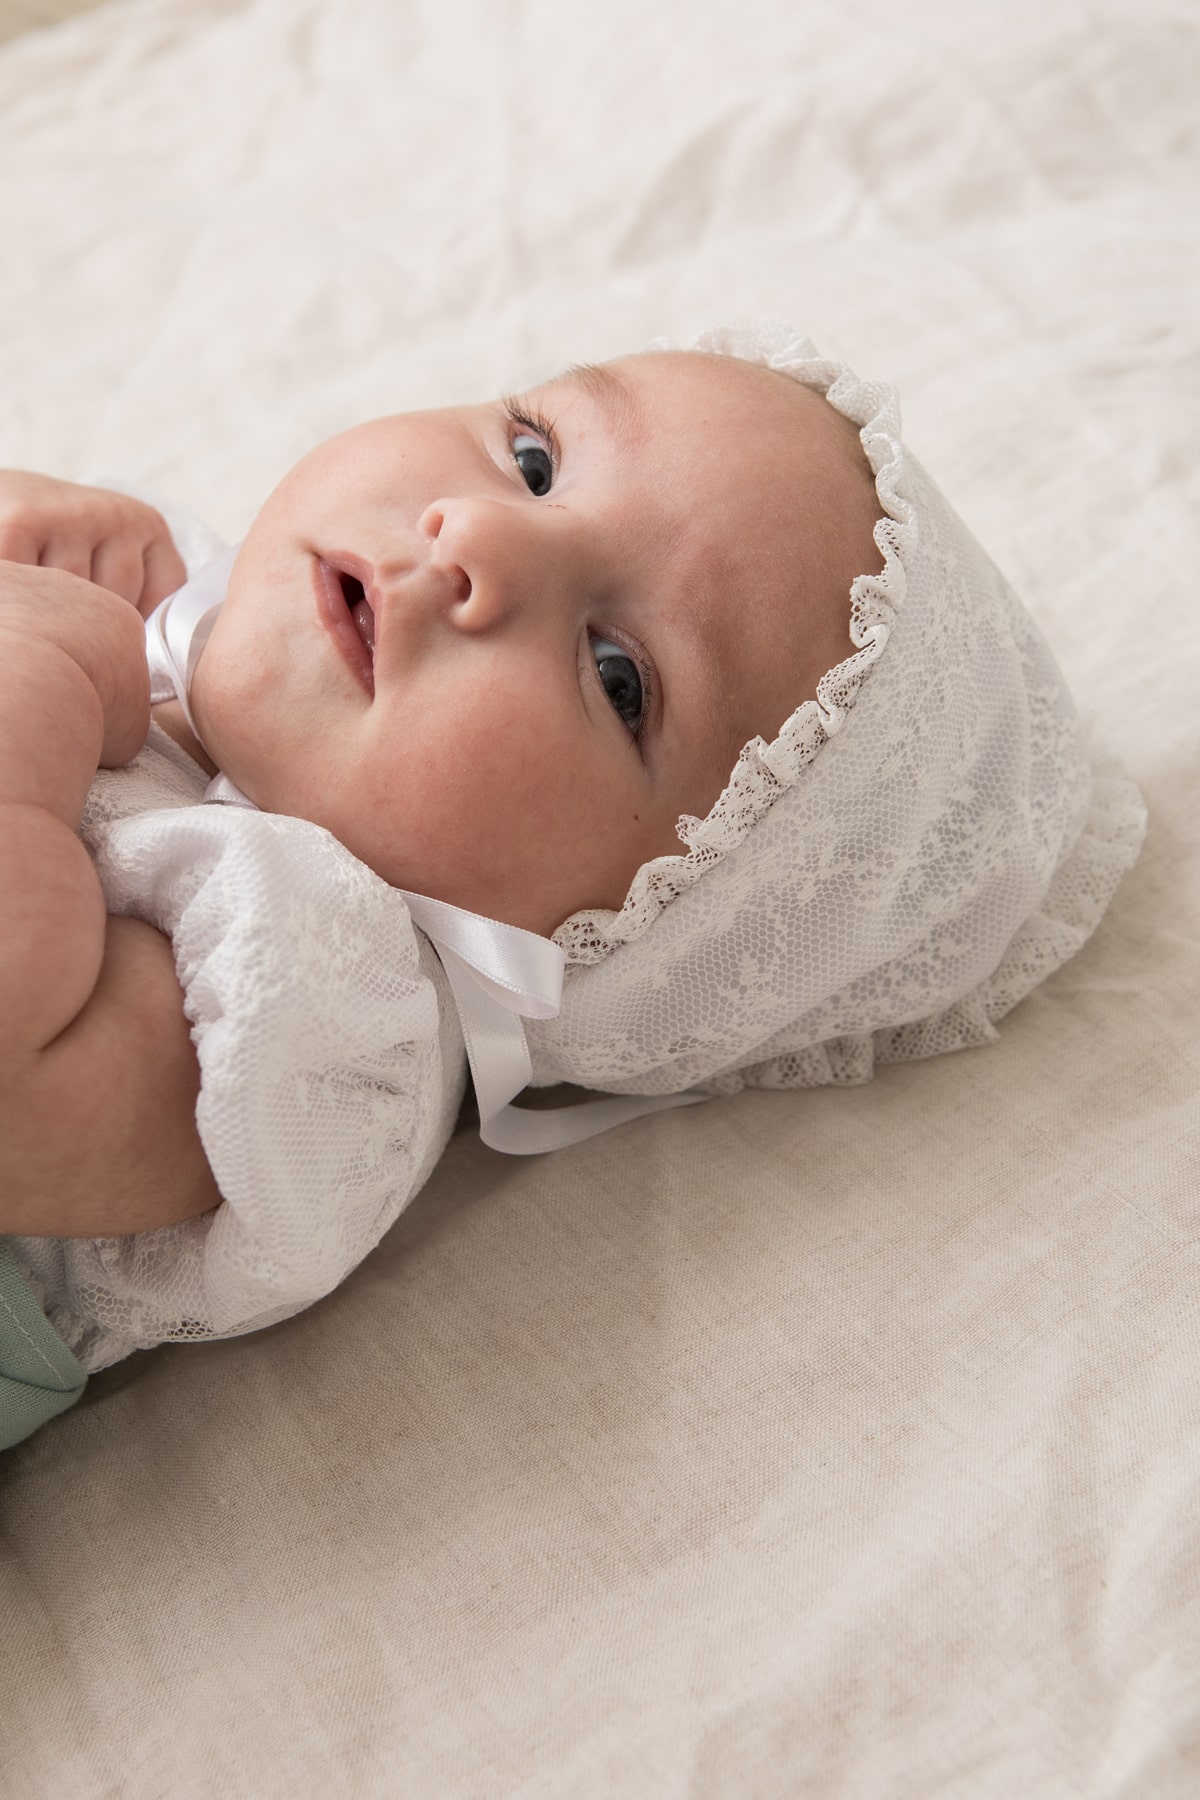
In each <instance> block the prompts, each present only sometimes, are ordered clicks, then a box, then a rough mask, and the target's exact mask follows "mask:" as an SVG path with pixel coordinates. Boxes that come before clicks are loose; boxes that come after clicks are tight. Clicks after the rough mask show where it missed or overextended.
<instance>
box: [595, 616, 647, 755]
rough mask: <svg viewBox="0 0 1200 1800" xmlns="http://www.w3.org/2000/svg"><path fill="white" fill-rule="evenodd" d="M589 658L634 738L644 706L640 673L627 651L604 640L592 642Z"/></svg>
mask: <svg viewBox="0 0 1200 1800" xmlns="http://www.w3.org/2000/svg"><path fill="white" fill-rule="evenodd" d="M592 655H593V656H594V657H595V658H596V668H597V670H598V671H599V675H600V681H601V684H602V686H603V688H604V691H605V693H606V694H607V695H608V697H609V699H610V700H611V701H612V704H613V707H614V709H615V710H616V712H617V713H619V714H620V716H621V718H622V719H624V721H625V723H626V725H628V727H629V729H630V731H632V732H633V734H634V736H635V737H636V736H637V734H638V732H639V731H640V729H641V724H642V713H643V712H644V711H645V707H646V697H645V690H644V689H643V686H642V676H641V671H640V670H639V668H638V666H637V664H636V663H635V662H634V660H633V658H632V656H630V655H629V653H628V651H625V650H622V648H621V646H620V644H613V643H610V642H609V640H608V639H607V638H593V639H592Z"/></svg>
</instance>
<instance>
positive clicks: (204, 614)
mask: <svg viewBox="0 0 1200 1800" xmlns="http://www.w3.org/2000/svg"><path fill="white" fill-rule="evenodd" d="M236 555H237V546H236V545H235V547H234V548H233V549H232V550H228V551H226V552H224V554H223V555H221V556H220V557H218V558H217V560H216V561H215V562H212V563H209V564H208V566H207V567H206V568H204V569H202V570H201V571H200V573H199V574H198V575H196V576H195V577H194V578H193V579H192V580H191V581H189V582H186V583H185V585H184V586H183V587H181V588H180V589H178V591H177V592H176V593H174V594H170V595H168V597H167V598H166V599H165V600H164V601H163V602H162V604H161V605H160V606H158V607H156V608H155V610H154V612H152V613H151V615H150V617H149V618H148V619H147V621H146V656H147V660H148V661H149V664H150V672H151V683H152V685H151V693H152V695H153V697H154V698H155V699H156V700H157V699H165V698H166V697H167V695H168V694H171V693H173V694H174V695H175V697H176V698H177V699H178V701H179V703H180V706H181V707H182V708H183V713H184V717H185V718H186V719H187V722H188V724H189V725H190V726H191V728H192V730H193V732H195V735H196V738H197V741H199V742H203V740H202V739H201V737H200V733H199V731H197V730H196V722H195V720H194V719H193V717H192V714H191V710H190V708H189V706H188V700H187V694H188V688H189V686H190V684H191V680H192V676H193V675H194V673H195V669H196V664H197V663H198V662H199V660H200V652H201V651H202V650H203V648H204V646H205V644H206V643H207V641H208V636H209V633H210V632H211V630H212V628H213V625H214V624H215V623H216V617H217V613H218V611H219V609H220V605H221V602H222V600H223V599H224V597H225V589H226V586H227V585H228V581H229V572H230V570H231V569H232V567H233V560H234V557H235V556H236ZM204 798H205V801H206V802H207V801H215V802H219V803H221V804H224V805H233V806H243V807H247V808H249V809H250V810H251V811H254V812H257V811H258V808H257V807H256V806H255V804H254V802H253V800H250V799H249V798H248V797H247V796H246V795H245V794H243V793H242V791H241V789H240V788H239V787H237V786H235V784H234V783H233V782H232V781H230V779H229V777H228V776H227V775H217V776H216V777H215V778H214V779H213V780H212V781H211V782H210V783H209V785H208V788H207V790H206V791H205V795H204ZM396 892H397V893H398V894H400V896H401V898H402V899H403V900H404V901H405V902H406V903H407V905H408V910H409V912H410V914H411V916H412V921H413V924H414V925H416V926H417V928H418V929H419V930H420V931H422V932H424V934H425V936H426V937H427V938H428V939H429V941H430V942H431V943H432V945H433V947H434V949H435V950H436V951H437V954H438V957H439V959H440V961H441V964H442V967H443V968H444V969H445V971H446V975H447V978H448V980H449V983H450V991H451V993H452V994H453V996H454V1004H455V1006H456V1007H457V1009H458V1018H459V1023H460V1025H461V1027H462V1034H463V1041H464V1042H465V1044H466V1047H467V1060H468V1062H469V1063H470V1065H471V1078H472V1080H473V1081H474V1083H475V1098H476V1101H477V1102H478V1105H479V1135H480V1137H481V1138H482V1139H483V1141H484V1143H485V1144H487V1145H489V1146H490V1148H491V1149H493V1150H502V1151H504V1152H505V1153H506V1154H507V1155H509V1156H532V1155H536V1154H538V1153H539V1152H541V1151H544V1150H559V1149H562V1148H563V1147H564V1146H565V1145H567V1144H578V1143H581V1142H582V1141H583V1140H584V1139H585V1138H590V1137H595V1136H597V1134H598V1133H600V1132H602V1131H610V1130H611V1129H612V1128H613V1126H614V1125H623V1124H625V1123H626V1121H627V1120H630V1119H640V1118H642V1117H643V1116H644V1115H645V1114H647V1113H653V1112H662V1111H663V1110H664V1109H667V1108H670V1107H676V1106H694V1105H695V1104H696V1103H697V1102H698V1101H700V1100H703V1099H705V1098H706V1096H705V1095H704V1094H656V1095H628V1096H627V1095H613V1096H610V1097H609V1098H606V1099H604V1100H593V1101H587V1102H585V1103H584V1104H582V1105H579V1106H559V1107H554V1108H550V1109H547V1110H545V1111H537V1112H533V1111H527V1110H525V1109H523V1108H521V1107H516V1106H512V1105H511V1104H510V1102H511V1101H512V1100H513V1098H514V1097H515V1096H516V1095H517V1094H519V1093H520V1092H521V1090H522V1089H523V1088H525V1087H527V1086H528V1085H529V1079H530V1076H531V1074H532V1073H533V1066H532V1063H531V1062H530V1057H529V1045H528V1043H527V1042H526V1038H525V1028H524V1026H523V1025H522V1023H521V1020H522V1018H527V1019H552V1018H554V1017H556V1015H557V1014H558V1011H559V1009H560V1007H561V1005H562V984H563V971H564V967H565V962H566V959H565V957H564V956H563V953H562V951H561V950H560V949H559V947H558V945H557V944H555V943H552V942H551V941H550V939H549V938H543V937H538V936H537V935H536V934H535V933H534V932H532V931H522V930H521V929H520V928H519V927H518V926H516V925H504V924H502V923H501V922H500V920H499V919H486V918H484V917H483V916H482V915H481V914H479V913H471V912H464V911H463V910H462V908H461V907H458V906H451V905H449V904H448V903H447V902H446V901H444V900H432V899H430V898H429V896H428V895H426V894H410V893H408V892H407V891H406V890H405V889H403V888H397V889H396Z"/></svg>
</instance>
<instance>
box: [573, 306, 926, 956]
mask: <svg viewBox="0 0 1200 1800" xmlns="http://www.w3.org/2000/svg"><path fill="white" fill-rule="evenodd" d="M736 330H737V328H736V327H734V328H730V330H728V331H725V330H718V331H710V332H706V333H704V335H703V336H702V337H700V338H698V339H697V340H696V341H695V342H694V343H693V344H691V345H690V346H689V349H691V350H694V351H699V352H704V353H708V354H714V353H715V354H721V355H728V354H733V353H734V352H733V351H732V350H731V349H730V348H729V346H730V345H731V344H732V343H733V342H734V341H736ZM652 347H653V348H660V347H662V348H666V347H669V346H667V345H666V344H655V345H654V346H652ZM761 360H762V362H763V364H764V366H765V367H767V368H772V369H776V370H778V371H780V372H781V373H783V374H787V375H790V376H792V377H793V378H794V379H797V380H799V381H801V382H803V383H804V385H805V386H807V387H815V388H818V389H820V390H821V391H822V392H823V393H824V395H825V398H826V399H827V400H828V401H829V402H830V404H831V405H832V406H834V407H835V408H836V409H837V411H838V412H840V413H842V414H843V415H844V417H846V418H848V419H849V420H850V421H851V422H852V423H853V424H855V425H858V426H859V427H860V430H859V437H860V439H861V442H862V446H863V450H864V452H865V454H866V457H867V460H868V462H869V464H870V466H871V471H872V473H873V475H874V477H875V491H876V493H877V495H878V497H879V502H880V505H881V506H882V507H883V514H882V516H881V517H880V518H879V519H878V520H877V522H876V525H875V530H874V538H875V543H876V546H877V547H878V549H879V552H880V554H881V555H882V557H883V568H882V570H881V571H879V573H878V574H874V575H859V576H857V577H856V578H855V580H854V581H853V583H852V584H851V587H850V639H851V642H852V643H854V644H855V645H856V646H857V649H856V650H855V651H854V653H853V654H852V655H850V656H848V657H846V658H845V660H844V661H842V662H840V663H837V664H835V665H834V667H833V668H832V669H828V670H826V672H825V674H824V675H823V676H822V677H821V679H820V681H819V682H818V683H817V697H816V699H815V700H805V701H803V702H802V703H801V705H800V706H798V707H797V708H796V710H795V712H794V713H792V714H791V715H790V717H789V718H787V719H786V720H785V721H784V724H783V726H782V727H781V729H780V731H779V733H778V735H777V736H776V737H775V738H774V739H773V740H772V742H771V743H769V744H768V743H766V742H764V740H763V739H762V738H761V737H755V738H751V740H750V742H749V743H748V744H746V745H745V746H744V748H743V749H742V751H741V754H740V755H739V757H738V760H737V762H736V763H735V764H734V767H733V773H732V774H731V775H730V778H729V780H728V782H727V783H726V785H725V787H724V789H723V790H722V792H721V794H720V796H719V797H718V799H717V800H716V802H715V803H714V805H713V806H712V808H711V810H710V811H709V812H708V813H707V814H706V816H705V817H704V818H703V819H699V818H696V817H695V816H694V815H690V814H685V815H684V816H683V817H682V818H681V819H680V820H679V824H678V828H677V829H678V831H679V836H680V838H681V840H682V841H683V843H684V844H686V845H687V854H686V855H678V856H659V857H656V858H655V859H654V860H653V861H652V862H648V863H643V865H642V867H641V868H640V869H639V870H638V872H637V874H636V875H635V876H634V878H633V881H632V883H631V885H630V889H629V892H628V894H627V895H626V897H625V901H624V904H623V905H622V907H621V909H620V911H618V912H612V911H609V910H604V909H598V908H597V909H592V910H590V911H584V912H578V913H573V914H572V915H571V917H570V918H569V919H566V920H565V921H564V922H563V924H562V925H560V926H559V928H558V930H557V931H556V932H555V933H554V942H555V943H556V944H558V945H559V947H560V948H561V949H562V950H563V951H564V952H565V954H566V958H567V962H568V963H569V964H580V963H595V962H599V961H600V960H601V959H602V958H603V957H605V956H607V955H608V954H609V952H610V951H611V950H614V949H615V948H616V947H617V945H618V944H627V943H631V942H632V941H633V940H634V939H635V938H638V937H640V936H641V935H642V933H643V932H644V931H645V930H646V929H647V927H648V926H649V925H650V924H651V923H652V922H653V920H654V919H656V918H657V917H658V914H659V913H660V912H661V911H662V910H663V908H664V907H666V906H669V905H670V903H671V901H672V900H674V899H676V898H677V897H678V895H680V894H682V893H685V892H686V891H687V890H688V889H689V888H691V887H694V886H695V884H696V882H698V881H699V880H700V878H701V876H703V875H705V874H706V873H707V872H708V870H709V869H711V868H713V867H714V865H715V864H717V863H719V862H721V861H722V860H723V859H724V858H725V857H726V856H728V854H729V852H730V851H731V850H733V849H735V848H736V847H737V845H738V844H740V843H741V842H742V840H743V839H744V838H745V837H746V836H747V834H748V833H749V832H750V831H751V830H752V829H753V827H754V826H755V825H757V824H758V822H759V820H760V819H761V818H762V817H763V816H764V814H766V813H767V812H768V811H769V810H770V808H771V807H772V806H773V805H774V804H775V802H776V800H778V799H779V797H780V795H781V794H784V793H786V792H787V790H788V789H789V788H790V787H792V786H793V785H794V784H795V783H796V781H797V780H798V779H799V777H800V775H801V773H802V772H803V771H804V770H805V769H806V768H807V767H808V765H809V764H810V763H811V762H812V761H813V759H814V758H815V757H816V756H817V755H818V754H819V752H820V751H821V750H822V749H823V748H824V746H825V745H826V744H827V743H828V742H829V739H830V738H831V737H834V736H835V735H836V734H837V732H838V731H839V730H840V729H841V726H842V724H843V722H844V720H845V716H846V714H847V712H849V710H850V709H851V707H852V706H853V705H854V702H855V699H856V698H857V696H858V692H859V689H860V688H861V687H862V684H863V681H864V679H865V678H866V675H867V674H868V672H869V671H870V669H872V668H873V667H874V665H875V664H876V663H877V662H878V661H879V658H880V657H881V656H882V655H883V652H884V650H885V649H886V648H887V642H888V638H889V637H890V635H891V631H892V627H893V626H894V624H895V622H896V617H897V614H898V613H899V611H900V609H901V608H902V606H903V603H904V596H905V592H906V588H907V579H908V577H907V569H908V564H909V561H910V559H911V558H912V556H913V555H914V553H915V551H916V547H917V541H918V527H917V520H916V511H915V508H914V507H913V505H912V504H911V502H910V501H909V500H907V499H906V498H905V497H904V496H903V495H902V494H901V493H900V491H899V487H898V485H897V484H898V482H899V481H900V480H901V478H902V476H903V472H904V446H903V444H902V443H901V441H900V408H899V402H898V400H897V397H896V393H895V390H894V389H893V388H891V387H889V386H887V385H886V384H885V383H883V382H878V381H862V380H860V379H859V377H858V376H857V375H856V374H855V373H854V371H853V370H852V369H851V368H849V367H848V366H847V364H845V363H840V362H834V361H831V360H829V359H828V358H825V357H821V356H818V355H817V354H816V351H815V350H814V348H813V346H812V344H811V343H810V341H809V340H808V339H807V338H804V337H800V336H798V335H797V336H793V337H792V338H790V339H789V340H788V341H786V342H785V343H784V344H783V345H782V346H780V347H779V348H777V349H775V350H773V351H771V352H770V353H769V354H768V355H767V356H765V357H763V358H762V359H761Z"/></svg>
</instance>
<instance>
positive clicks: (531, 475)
mask: <svg viewBox="0 0 1200 1800" xmlns="http://www.w3.org/2000/svg"><path fill="white" fill-rule="evenodd" d="M512 453H513V461H514V462H515V463H516V465H517V467H518V469H520V471H521V473H522V475H523V476H524V477H525V485H526V487H527V488H528V489H529V491H530V493H531V494H536V495H538V496H539V497H540V496H541V495H542V494H548V493H549V492H550V484H551V482H552V481H553V480H554V464H553V462H551V460H550V452H549V451H548V450H547V448H546V446H545V444H542V443H539V441H538V439H537V438H535V437H530V435H529V433H528V432H526V431H521V432H518V433H517V435H516V437H514V439H513V441H512Z"/></svg>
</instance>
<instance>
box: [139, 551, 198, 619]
mask: <svg viewBox="0 0 1200 1800" xmlns="http://www.w3.org/2000/svg"><path fill="white" fill-rule="evenodd" d="M144 563H145V579H144V581H143V583H142V593H141V598H140V599H139V601H138V611H139V612H140V613H141V615H142V617H143V618H147V617H148V616H149V615H150V613H152V612H153V611H154V608H155V607H156V606H157V605H158V603H159V601H160V600H165V599H166V597H167V595H168V594H173V593H174V592H175V589H176V588H181V587H182V586H183V584H184V582H185V581H186V580H187V564H186V563H185V562H184V560H183V558H182V556H180V554H179V552H178V550H177V549H176V548H175V545H174V543H173V542H172V540H171V539H170V538H169V537H165V538H155V539H154V541H153V543H151V544H148V545H147V547H146V550H145V552H144Z"/></svg>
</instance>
